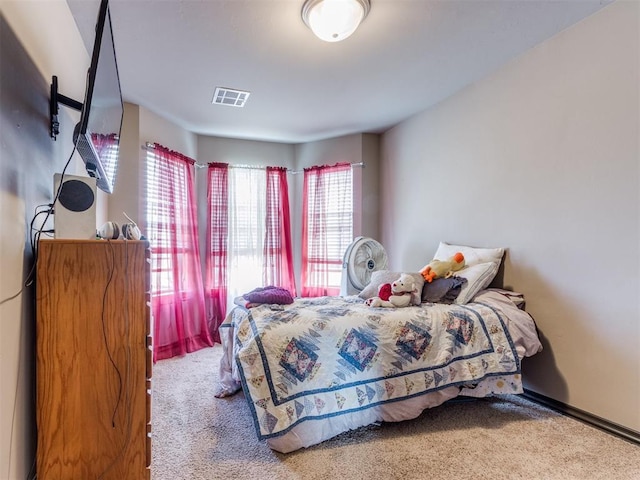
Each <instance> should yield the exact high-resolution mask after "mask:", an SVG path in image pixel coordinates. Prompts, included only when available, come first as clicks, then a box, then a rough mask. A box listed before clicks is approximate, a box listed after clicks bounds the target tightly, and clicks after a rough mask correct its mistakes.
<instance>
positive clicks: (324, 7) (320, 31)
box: [302, 0, 371, 42]
mask: <svg viewBox="0 0 640 480" xmlns="http://www.w3.org/2000/svg"><path fill="white" fill-rule="evenodd" d="M370 9H371V2H370V1H369V0H306V1H305V2H304V5H303V6H302V20H304V23H306V24H307V26H308V27H309V28H310V29H311V31H312V32H313V33H314V34H315V35H316V36H317V37H318V38H319V39H321V40H324V41H325V42H339V41H340V40H344V39H345V38H347V37H349V36H351V34H352V33H353V32H355V31H356V28H358V25H360V23H361V22H362V20H364V18H365V17H366V16H367V14H368V13H369V10H370Z"/></svg>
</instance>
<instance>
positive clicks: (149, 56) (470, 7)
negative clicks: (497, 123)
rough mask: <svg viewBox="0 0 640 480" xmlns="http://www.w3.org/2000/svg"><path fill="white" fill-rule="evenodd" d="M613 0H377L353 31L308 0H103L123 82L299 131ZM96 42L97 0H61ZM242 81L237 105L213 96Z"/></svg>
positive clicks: (171, 112)
mask: <svg viewBox="0 0 640 480" xmlns="http://www.w3.org/2000/svg"><path fill="white" fill-rule="evenodd" d="M611 1H612V0H550V1H546V0H439V1H434V0H371V11H370V13H369V15H368V16H367V18H366V19H365V21H364V22H363V23H362V25H361V26H360V28H359V29H358V30H357V31H356V32H355V33H354V34H353V36H351V37H350V38H348V39H347V40H345V41H343V42H338V43H326V42H323V41H321V40H319V39H317V38H316V37H315V36H314V35H313V34H312V33H311V31H310V30H309V29H308V28H307V27H306V26H305V24H304V22H303V21H302V19H301V16H300V12H301V9H302V4H303V0H162V1H158V0H110V9H111V18H112V22H113V31H114V37H115V45H116V51H117V60H118V69H119V73H120V83H121V88H122V95H123V98H124V100H125V101H128V102H131V103H134V104H138V105H141V106H143V107H145V108H146V109H148V110H150V111H152V112H154V113H156V114H158V115H160V116H162V117H164V118H166V119H167V120H170V121H172V122H173V123H175V124H177V125H179V126H181V127H183V128H185V129H186V130H189V131H192V132H194V133H198V134H204V135H214V136H222V137H232V138H245V139H255V140H269V141H275V142H286V143H301V142H308V141H314V140H320V139H323V138H330V137H335V136H340V135H345V134H350V133H359V132H376V133H379V132H383V131H385V130H387V129H388V128H390V127H392V126H393V125H395V124H397V123H398V122H400V121H402V120H404V119H406V118H408V117H410V116H412V115H414V114H415V113H418V112H420V111H422V110H425V109H426V108H428V107H430V106H432V105H434V104H436V103H438V102H440V101H441V100H443V99H445V98H446V97H448V96H450V95H452V94H453V93H455V92H457V91H458V90H460V89H461V88H463V87H465V86H467V85H469V84H471V83H473V82H474V81H477V80H478V79H480V78H483V77H485V76H487V75H488V74H490V73H491V72H492V71H494V70H495V69H497V68H498V67H500V66H501V65H503V64H505V63H506V62H508V61H509V60H510V59H512V58H514V57H516V56H518V55H520V54H522V53H523V52H524V51H526V50H528V49H530V48H531V47H533V46H534V45H536V44H538V43H540V42H542V41H544V40H545V39H547V38H549V37H551V36H553V35H555V34H556V33H558V32H559V31H561V30H563V29H565V28H567V27H568V26H570V25H572V24H574V23H576V22H578V21H580V20H581V19H583V18H584V17H586V16H588V15H590V14H592V13H594V12H595V11H597V10H598V9H600V8H602V7H604V6H605V5H607V4H608V3H610V2H611ZM67 3H68V4H69V7H70V10H71V13H72V15H73V16H74V18H75V20H76V23H77V24H78V29H79V31H80V33H81V35H82V37H83V39H84V41H85V44H86V45H87V50H88V51H89V52H90V51H91V48H92V45H93V37H94V27H95V22H96V16H97V9H98V1H97V0H67ZM218 86H222V87H228V88H234V89H240V90H248V91H250V92H251V96H250V98H249V100H248V102H247V105H246V106H245V107H244V108H234V107H227V106H220V105H213V104H212V103H211V100H212V97H213V92H214V90H215V88H216V87H218Z"/></svg>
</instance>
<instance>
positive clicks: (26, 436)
mask: <svg viewBox="0 0 640 480" xmlns="http://www.w3.org/2000/svg"><path fill="white" fill-rule="evenodd" d="M0 17H1V18H0V31H1V36H2V39H1V40H0V78H1V80H0V97H1V102H0V226H1V228H0V271H1V273H2V275H1V276H0V300H1V301H3V303H2V304H1V305H0V378H1V384H0V478H2V479H10V480H13V479H24V478H27V477H28V474H29V471H30V469H31V467H32V464H33V461H34V458H35V405H34V400H35V390H34V389H35V381H34V378H35V365H34V358H35V328H34V325H35V310H34V308H35V307H34V304H35V291H34V288H33V286H31V287H25V288H23V286H24V281H25V279H26V278H27V276H28V272H29V270H30V268H31V266H32V263H33V252H32V251H31V248H30V245H29V242H30V235H29V223H30V221H31V219H32V218H33V215H34V211H35V209H36V206H38V205H42V204H47V203H49V202H51V201H52V200H53V174H54V173H56V172H61V171H62V169H63V167H64V165H65V163H66V161H67V159H68V156H69V155H70V153H71V151H72V148H73V143H72V134H73V128H74V125H75V123H76V122H77V121H78V119H79V112H76V111H75V110H71V109H69V108H67V107H64V106H62V107H61V108H60V112H59V114H60V117H59V119H60V135H59V136H58V139H57V141H55V142H54V141H53V140H52V139H51V138H50V137H49V86H50V82H51V77H52V75H57V76H58V81H59V89H60V93H62V94H64V95H66V96H68V97H71V98H75V99H82V98H83V95H84V88H85V80H86V71H87V67H88V66H89V55H88V53H87V52H86V50H85V49H84V44H83V43H82V39H81V38H80V34H79V33H78V31H77V30H76V29H75V23H74V21H73V18H72V17H71V14H70V12H69V9H68V7H67V4H66V2H65V1H64V0H50V1H47V2H23V1H10V0H2V1H0ZM52 39H55V41H52ZM67 173H71V174H75V175H79V174H86V173H84V165H83V163H82V161H81V160H80V158H79V156H78V155H75V158H74V159H73V160H72V162H71V163H70V166H69V168H68V169H67ZM98 201H99V202H101V198H98ZM99 208H100V212H103V208H104V204H102V205H99ZM41 219H42V217H39V220H41ZM52 225H53V224H52V222H48V224H47V226H46V227H45V228H51V227H52ZM35 226H36V228H38V227H39V226H40V222H39V221H36V223H35ZM18 292H20V293H19V294H18V295H17V296H15V297H14V295H16V294H17V293H18ZM10 297H11V299H10V300H7V299H8V298H10ZM5 300H6V301H5ZM32 473H33V472H32Z"/></svg>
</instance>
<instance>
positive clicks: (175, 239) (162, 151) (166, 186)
mask: <svg viewBox="0 0 640 480" xmlns="http://www.w3.org/2000/svg"><path fill="white" fill-rule="evenodd" d="M194 163H195V162H194V161H193V160H192V159H190V158H188V157H185V156H184V155H182V154H180V153H177V152H173V151H171V150H168V149H166V148H164V147H162V146H160V145H158V144H154V145H153V147H152V148H149V150H148V154H147V166H146V199H147V205H146V222H147V236H148V240H149V244H150V246H151V310H152V313H153V319H154V325H153V327H154V328H153V330H154V340H153V345H154V350H153V352H154V360H160V359H163V358H169V357H173V356H175V355H184V354H185V353H187V352H193V351H196V350H199V349H200V348H203V347H205V346H211V345H213V340H212V337H211V334H210V329H209V326H208V323H207V319H206V317H205V304H204V292H203V288H202V272H201V268H200V252H199V248H198V225H197V217H196V210H195V206H196V202H195V193H194Z"/></svg>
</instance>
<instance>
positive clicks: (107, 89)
mask: <svg viewBox="0 0 640 480" xmlns="http://www.w3.org/2000/svg"><path fill="white" fill-rule="evenodd" d="M95 31H96V36H95V40H94V45H93V53H92V56H91V65H90V67H89V71H88V72H87V87H86V91H85V98H84V103H83V104H82V110H81V112H82V113H81V116H80V122H79V123H78V125H76V128H75V130H74V139H73V140H74V142H75V144H76V148H77V149H78V152H79V154H80V156H81V157H82V159H83V160H84V163H85V165H86V168H87V172H88V174H89V175H90V176H92V177H95V178H96V183H97V186H98V188H100V189H101V190H103V191H105V192H107V193H112V192H113V188H114V185H115V180H116V174H117V169H118V157H119V146H120V130H121V127H122V117H123V113H124V107H123V103H122V93H121V91H120V79H119V77H118V65H117V63H116V51H115V45H114V41H113V31H112V28H111V15H110V12H109V2H108V1H107V0H102V1H101V2H100V10H99V12H98V20H97V23H96V30H95Z"/></svg>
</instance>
